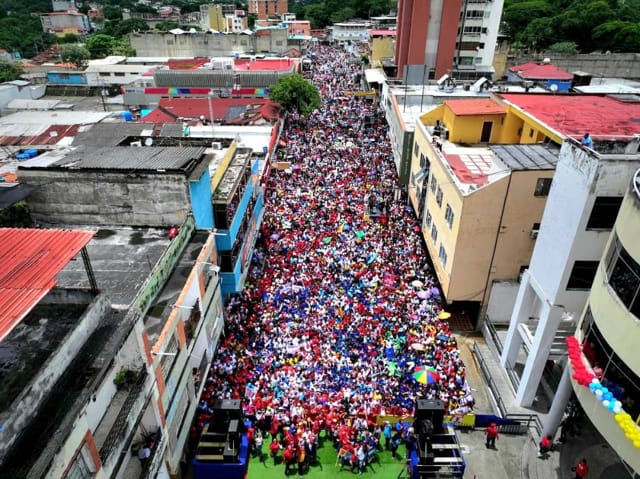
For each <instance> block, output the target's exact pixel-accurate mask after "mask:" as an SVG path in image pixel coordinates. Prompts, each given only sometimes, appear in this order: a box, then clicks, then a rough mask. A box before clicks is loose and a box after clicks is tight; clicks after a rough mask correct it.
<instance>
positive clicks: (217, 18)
mask: <svg viewBox="0 0 640 479" xmlns="http://www.w3.org/2000/svg"><path fill="white" fill-rule="evenodd" d="M202 7H203V8H206V9H207V18H208V19H209V22H208V23H207V28H212V29H214V30H217V31H219V32H224V31H226V28H225V27H226V25H227V20H226V19H225V16H224V14H223V12H222V5H213V4H211V5H207V6H206V7H205V6H204V5H203V6H202Z"/></svg>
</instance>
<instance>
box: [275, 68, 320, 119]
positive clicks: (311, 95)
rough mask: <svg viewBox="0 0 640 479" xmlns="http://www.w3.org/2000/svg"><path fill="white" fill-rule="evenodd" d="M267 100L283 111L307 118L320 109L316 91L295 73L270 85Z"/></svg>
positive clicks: (318, 95) (318, 96)
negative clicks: (295, 112)
mask: <svg viewBox="0 0 640 479" xmlns="http://www.w3.org/2000/svg"><path fill="white" fill-rule="evenodd" d="M269 98H271V100H273V101H275V102H276V103H279V104H280V106H282V108H284V109H285V110H288V111H297V112H298V113H300V114H302V115H303V116H309V115H310V114H311V112H312V111H313V110H315V109H317V108H320V94H319V93H318V89H317V88H316V87H315V86H314V85H313V84H312V83H310V82H308V81H307V80H305V79H304V77H303V76H302V75H299V74H297V73H296V74H294V75H287V76H284V77H282V78H280V79H279V80H278V83H276V84H275V85H271V86H270V87H269Z"/></svg>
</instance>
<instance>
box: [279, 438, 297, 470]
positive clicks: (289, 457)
mask: <svg viewBox="0 0 640 479" xmlns="http://www.w3.org/2000/svg"><path fill="white" fill-rule="evenodd" d="M282 458H283V459H284V475H285V476H288V475H289V472H290V469H291V466H293V465H294V464H295V462H296V451H295V449H294V448H293V444H289V445H288V446H287V447H286V449H285V450H284V452H283V453H282Z"/></svg>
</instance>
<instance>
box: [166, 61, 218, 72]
mask: <svg viewBox="0 0 640 479" xmlns="http://www.w3.org/2000/svg"><path fill="white" fill-rule="evenodd" d="M208 61H209V59H208V58H188V59H184V58H181V59H177V58H170V59H169V60H168V61H167V65H168V66H169V70H196V69H198V68H200V67H201V66H202V65H204V64H205V63H207V62H208Z"/></svg>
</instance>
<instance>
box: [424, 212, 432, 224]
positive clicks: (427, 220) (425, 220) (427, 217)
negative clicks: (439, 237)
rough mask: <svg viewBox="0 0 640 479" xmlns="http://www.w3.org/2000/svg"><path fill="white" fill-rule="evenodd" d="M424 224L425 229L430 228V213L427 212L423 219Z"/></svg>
mask: <svg viewBox="0 0 640 479" xmlns="http://www.w3.org/2000/svg"><path fill="white" fill-rule="evenodd" d="M424 224H425V225H427V228H431V213H430V212H429V211H427V216H426V217H425V219H424Z"/></svg>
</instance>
